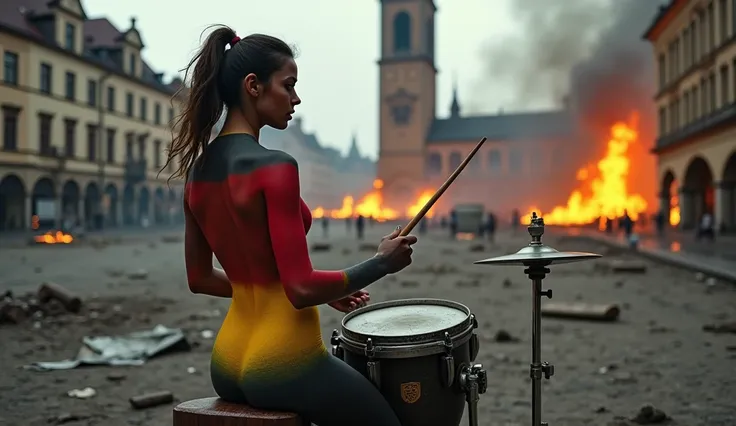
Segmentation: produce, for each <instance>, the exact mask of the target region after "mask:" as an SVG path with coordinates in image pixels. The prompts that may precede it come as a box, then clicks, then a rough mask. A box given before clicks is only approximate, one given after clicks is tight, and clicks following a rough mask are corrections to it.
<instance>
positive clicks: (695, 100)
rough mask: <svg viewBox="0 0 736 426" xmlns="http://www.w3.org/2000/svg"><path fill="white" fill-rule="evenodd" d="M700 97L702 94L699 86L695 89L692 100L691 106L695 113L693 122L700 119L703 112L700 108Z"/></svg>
mask: <svg viewBox="0 0 736 426" xmlns="http://www.w3.org/2000/svg"><path fill="white" fill-rule="evenodd" d="M699 96H700V92H699V91H698V87H697V86H696V87H693V94H692V99H691V100H690V104H691V107H692V109H693V113H692V117H693V120H697V119H698V118H700V114H701V111H700V109H699V108H698V99H699Z"/></svg>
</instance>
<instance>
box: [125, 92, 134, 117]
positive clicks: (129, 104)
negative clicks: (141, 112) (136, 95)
mask: <svg viewBox="0 0 736 426" xmlns="http://www.w3.org/2000/svg"><path fill="white" fill-rule="evenodd" d="M125 115H127V116H128V117H132V116H133V94H132V93H130V92H128V93H126V94H125Z"/></svg>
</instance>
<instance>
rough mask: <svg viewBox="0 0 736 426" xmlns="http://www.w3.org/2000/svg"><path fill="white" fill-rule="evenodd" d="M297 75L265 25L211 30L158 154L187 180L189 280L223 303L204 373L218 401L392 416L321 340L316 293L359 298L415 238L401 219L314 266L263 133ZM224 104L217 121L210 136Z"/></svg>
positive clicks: (318, 413)
mask: <svg viewBox="0 0 736 426" xmlns="http://www.w3.org/2000/svg"><path fill="white" fill-rule="evenodd" d="M297 74H298V70H297V65H296V62H295V61H294V52H293V51H292V48H291V47H290V46H289V45H288V44H286V43H284V42H283V41H282V40H279V39H278V38H275V37H271V36H267V35H263V34H254V35H250V36H248V37H245V38H243V39H242V40H241V39H240V37H238V36H237V35H236V34H235V32H234V31H233V30H232V29H230V28H228V27H225V26H219V27H217V28H216V29H214V30H213V31H212V32H211V33H210V34H209V36H208V37H207V39H206V41H205V42H204V46H203V47H202V48H201V49H200V51H199V52H198V53H197V55H196V56H195V57H194V59H192V61H191V63H190V64H189V66H188V69H187V71H186V74H185V80H186V81H187V82H188V84H187V86H186V88H185V90H186V91H187V95H188V96H187V99H186V100H185V103H184V105H182V110H183V112H182V113H181V115H180V116H179V117H178V119H177V121H176V123H175V126H176V129H177V130H178V131H177V132H176V133H175V136H174V138H173V140H172V143H171V149H170V150H169V151H168V158H167V161H166V164H165V165H164V166H163V167H164V170H165V168H166V167H168V166H169V165H170V164H174V165H175V166H177V169H176V172H175V173H174V175H173V177H174V178H185V179H186V180H187V182H186V183H187V184H186V188H185V192H184V202H183V208H184V212H185V218H186V219H185V220H186V228H185V234H186V237H185V238H184V241H185V243H184V245H185V247H184V250H183V251H184V255H185V263H186V276H187V282H188V284H189V289H190V290H191V291H192V292H194V293H198V294H207V295H210V296H216V297H220V298H222V300H228V302H229V304H230V305H229V306H230V307H229V310H228V313H227V315H226V316H225V317H224V319H223V322H222V326H221V327H220V329H219V331H218V333H217V338H216V340H215V342H214V347H213V349H212V360H211V363H210V368H209V370H210V376H211V378H212V385H213V388H214V390H215V392H216V393H217V395H218V396H219V397H220V398H221V399H223V400H225V401H228V402H231V403H238V404H246V403H247V404H248V405H250V406H252V407H254V408H257V409H258V408H259V409H266V410H277V411H288V412H293V413H296V414H298V415H300V416H301V417H303V418H308V419H309V420H310V421H312V422H314V423H316V424H319V425H351V426H378V425H381V426H400V425H401V422H400V421H399V420H398V418H397V416H396V414H395V413H394V411H393V410H392V408H391V406H390V405H389V404H388V402H386V399H385V398H384V397H383V395H381V392H380V391H379V390H378V389H377V388H376V386H374V385H373V384H372V383H371V381H370V380H368V379H367V378H366V377H364V376H363V375H361V374H360V373H359V372H357V371H356V370H354V369H353V368H351V367H350V366H349V365H347V364H346V363H345V362H343V361H341V360H339V359H338V358H337V357H334V356H332V355H331V354H330V352H329V350H328V349H327V348H326V347H325V345H324V341H323V336H322V332H321V327H320V320H319V317H320V315H319V310H318V306H319V305H323V304H329V306H331V307H332V308H334V309H336V310H338V311H340V312H349V311H352V310H354V309H355V308H357V307H359V306H362V305H364V304H365V303H366V302H367V297H368V294H367V293H365V292H364V291H362V289H363V288H365V287H367V286H369V285H370V284H372V283H374V282H376V281H377V280H379V279H381V278H382V277H384V276H386V275H388V274H393V273H396V272H398V271H400V270H402V269H404V268H405V267H406V266H408V265H409V263H411V252H412V251H411V245H412V244H414V243H415V242H416V237H413V236H406V237H401V236H399V232H400V230H399V229H396V230H394V232H392V233H391V234H390V235H388V236H386V237H384V238H383V239H382V240H381V241H380V243H379V245H378V250H377V253H376V254H375V255H373V256H371V257H370V258H368V259H367V260H365V261H364V262H362V263H359V264H357V265H355V266H351V267H348V268H346V269H343V270H337V271H325V270H315V269H314V268H313V266H312V261H311V260H310V258H309V245H308V242H307V238H306V232H305V230H308V229H309V227H310V226H311V225H312V220H311V214H310V209H309V207H308V206H307V205H306V203H305V202H304V201H303V199H302V198H301V194H300V191H299V168H298V165H297V161H296V160H295V159H294V157H292V156H291V155H289V154H287V153H285V152H284V151H282V150H271V149H268V148H266V147H265V146H263V145H262V144H260V143H259V135H260V134H261V129H262V128H263V127H265V126H269V127H272V128H275V129H281V130H283V129H286V127H287V126H288V123H289V121H290V120H291V118H292V115H293V114H294V110H295V108H296V107H297V106H298V105H299V104H300V103H301V99H299V96H298V95H297V92H296V88H295V87H296V86H295V85H296V83H297V78H298V76H297ZM183 89H184V88H183ZM225 108H226V109H225ZM223 110H225V111H226V113H227V116H226V119H225V123H224V125H223V127H222V130H221V131H220V133H219V134H218V135H217V137H216V138H215V139H214V140H212V141H211V142H209V137H208V136H209V135H210V133H211V130H212V127H213V125H214V124H215V121H216V118H217V117H220V116H221V114H222V112H223ZM204 152H206V155H204ZM179 159H181V161H179ZM214 182H218V183H227V184H216V185H215V184H213V183H214ZM224 200H227V202H224ZM213 256H214V257H216V258H217V260H219V261H220V262H221V264H222V267H223V269H217V268H215V267H214V265H213Z"/></svg>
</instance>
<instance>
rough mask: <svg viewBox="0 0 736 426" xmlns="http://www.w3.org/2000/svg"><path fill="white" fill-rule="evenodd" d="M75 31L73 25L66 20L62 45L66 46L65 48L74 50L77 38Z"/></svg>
mask: <svg viewBox="0 0 736 426" xmlns="http://www.w3.org/2000/svg"><path fill="white" fill-rule="evenodd" d="M76 33H77V29H76V28H75V27H74V25H72V24H70V23H68V22H67V24H66V32H65V33H64V47H65V48H66V50H74V47H75V45H76V39H77V38H76Z"/></svg>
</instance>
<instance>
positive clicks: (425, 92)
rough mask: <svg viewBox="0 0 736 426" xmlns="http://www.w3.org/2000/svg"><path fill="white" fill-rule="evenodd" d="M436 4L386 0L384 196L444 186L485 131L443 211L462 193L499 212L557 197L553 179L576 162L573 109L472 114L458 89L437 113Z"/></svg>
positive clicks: (408, 195)
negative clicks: (466, 110)
mask: <svg viewBox="0 0 736 426" xmlns="http://www.w3.org/2000/svg"><path fill="white" fill-rule="evenodd" d="M436 13H437V7H436V6H435V4H434V1H433V0H381V22H382V28H381V33H382V36H381V58H380V60H379V62H378V66H379V69H380V89H379V93H380V100H379V105H380V106H379V108H380V111H379V125H380V136H379V137H380V142H379V160H378V166H377V168H378V170H377V172H378V176H377V177H378V178H379V179H382V180H383V181H384V199H385V202H386V204H387V205H389V206H395V207H396V208H402V206H405V205H406V204H407V203H411V202H412V200H414V199H416V197H417V195H418V194H419V193H420V192H421V191H423V190H426V189H436V188H438V187H439V186H440V185H441V184H442V182H444V180H445V179H446V178H447V177H448V176H449V175H450V174H451V173H452V172H453V171H454V170H455V169H456V168H457V167H458V166H459V165H460V163H461V162H462V160H463V159H464V158H465V157H466V156H467V154H468V153H469V152H470V151H471V150H472V149H473V148H474V147H475V145H476V144H477V143H478V141H479V140H480V139H481V138H482V137H487V138H488V140H487V142H486V143H485V144H484V146H483V148H482V149H481V150H480V151H479V152H478V154H476V156H475V158H474V159H473V161H472V162H471V163H470V164H469V165H468V168H467V169H466V170H465V171H464V172H463V174H462V175H461V176H460V178H458V180H457V181H456V182H455V183H454V184H453V186H452V187H451V188H450V189H449V190H448V191H447V193H446V194H445V195H444V196H443V197H442V201H441V202H440V204H439V205H438V210H439V211H440V212H446V211H447V210H449V209H450V208H451V207H452V205H453V204H456V203H465V202H480V203H483V204H485V206H486V208H487V209H493V210H494V211H496V212H497V213H498V214H506V213H507V212H509V211H510V210H511V209H514V208H519V209H522V210H523V209H525V208H528V207H529V206H531V205H535V206H538V207H541V208H545V206H548V205H552V204H556V203H559V202H560V201H562V200H561V199H559V198H552V197H551V192H550V191H549V190H548V188H549V187H550V186H553V187H554V186H560V185H564V186H562V188H570V185H572V182H574V178H575V171H576V169H574V168H573V169H572V170H568V169H569V168H570V166H572V164H573V163H574V161H572V158H571V157H570V155H568V154H569V153H571V150H575V149H576V146H575V145H576V143H575V140H574V138H573V136H574V133H575V125H574V117H573V114H572V113H571V112H570V109H569V108H568V107H565V108H563V109H560V110H553V111H545V112H528V113H508V114H503V113H499V114H498V115H486V116H466V115H463V113H462V108H461V102H460V100H459V99H458V97H457V91H456V90H455V92H454V97H453V101H452V104H451V105H450V108H449V116H446V117H438V115H437V113H436V105H435V104H436V94H437V73H438V69H437V66H436V62H435V17H436ZM488 79H489V84H492V82H493V76H488ZM560 193H562V194H564V195H563V196H565V197H566V195H567V191H564V192H563V191H555V194H554V195H557V196H558V197H559V196H561V195H560ZM545 197H547V198H545Z"/></svg>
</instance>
